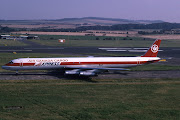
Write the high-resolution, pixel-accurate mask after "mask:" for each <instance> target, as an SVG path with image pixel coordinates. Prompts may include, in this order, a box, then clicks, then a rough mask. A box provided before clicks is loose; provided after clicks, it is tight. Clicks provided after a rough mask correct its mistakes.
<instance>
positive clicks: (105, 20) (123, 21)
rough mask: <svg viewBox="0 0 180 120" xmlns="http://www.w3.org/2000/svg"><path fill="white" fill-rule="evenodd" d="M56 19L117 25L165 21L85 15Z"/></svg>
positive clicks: (64, 21)
mask: <svg viewBox="0 0 180 120" xmlns="http://www.w3.org/2000/svg"><path fill="white" fill-rule="evenodd" d="M55 21H58V22H62V23H71V24H72V23H73V24H85V25H86V24H87V25H92V24H95V25H115V24H151V23H163V22H164V21H162V20H128V19H118V18H101V17H83V18H64V19H57V20H55Z"/></svg>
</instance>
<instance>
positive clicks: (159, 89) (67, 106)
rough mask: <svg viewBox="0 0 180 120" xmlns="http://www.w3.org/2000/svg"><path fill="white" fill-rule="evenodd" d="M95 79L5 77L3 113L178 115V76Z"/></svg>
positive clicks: (41, 119) (85, 118)
mask: <svg viewBox="0 0 180 120" xmlns="http://www.w3.org/2000/svg"><path fill="white" fill-rule="evenodd" d="M94 80H95V81H97V83H88V82H85V81H80V80H66V79H64V80H9V81H8V80H1V81H0V101H1V102H0V119H3V120H11V119H23V120H26V119H27V120H29V119H36V120H57V119H60V120H67V119H71V120H75V119H78V120H91V119H92V120H94V119H100V120H119V119H126V120H134V119H138V120H155V119H158V120H173V119H174V120H178V119H179V118H180V104H179V100H180V94H179V92H180V82H179V79H163V80H162V79H142V80H141V79H140V80H139V79H130V80H129V79H117V80H109V81H107V80H106V81H103V80H96V79H94ZM12 106H21V107H22V109H11V107H12ZM9 108H10V109H9Z"/></svg>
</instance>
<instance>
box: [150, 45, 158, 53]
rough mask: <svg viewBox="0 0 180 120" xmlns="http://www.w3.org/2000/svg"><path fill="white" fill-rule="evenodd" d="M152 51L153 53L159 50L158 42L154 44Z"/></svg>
mask: <svg viewBox="0 0 180 120" xmlns="http://www.w3.org/2000/svg"><path fill="white" fill-rule="evenodd" d="M151 51H152V52H153V53H156V52H157V51H158V46H157V45H156V44H154V45H152V47H151Z"/></svg>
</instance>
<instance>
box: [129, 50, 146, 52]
mask: <svg viewBox="0 0 180 120" xmlns="http://www.w3.org/2000/svg"><path fill="white" fill-rule="evenodd" d="M128 51H129V52H147V50H128Z"/></svg>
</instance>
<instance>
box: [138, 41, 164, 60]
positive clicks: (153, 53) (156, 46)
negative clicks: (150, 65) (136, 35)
mask: <svg viewBox="0 0 180 120" xmlns="http://www.w3.org/2000/svg"><path fill="white" fill-rule="evenodd" d="M160 43H161V40H159V39H157V40H156V41H155V42H154V43H153V44H152V46H151V47H150V48H149V49H148V51H147V52H146V53H145V54H144V55H143V56H141V57H157V54H158V50H159V46H160Z"/></svg>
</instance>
